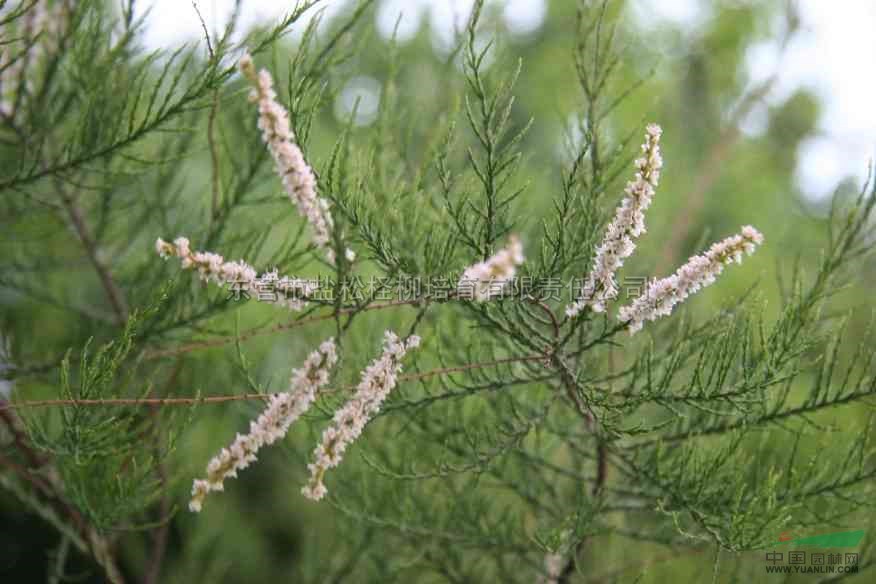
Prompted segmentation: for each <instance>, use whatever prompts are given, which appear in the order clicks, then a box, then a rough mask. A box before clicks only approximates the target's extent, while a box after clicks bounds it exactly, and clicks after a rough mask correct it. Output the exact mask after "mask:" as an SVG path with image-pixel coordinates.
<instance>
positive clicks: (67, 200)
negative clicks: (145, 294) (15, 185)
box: [58, 181, 128, 325]
mask: <svg viewBox="0 0 876 584" xmlns="http://www.w3.org/2000/svg"><path fill="white" fill-rule="evenodd" d="M58 191H59V194H60V195H61V201H62V203H63V205H64V209H65V210H66V211H67V216H68V217H69V218H70V222H71V223H72V224H73V229H74V230H75V231H76V235H78V236H79V240H80V241H81V242H82V246H83V247H84V248H85V252H86V254H87V255H88V259H89V260H90V261H91V265H92V266H94V271H95V272H97V276H98V278H100V283H101V284H102V285H103V289H104V291H106V295H107V298H109V301H110V304H111V305H112V307H113V312H114V313H115V315H116V321H117V323H118V324H119V325H123V324H124V323H125V321H127V320H128V306H127V303H126V302H125V296H124V293H123V292H122V290H121V288H119V287H118V285H117V284H116V282H115V280H113V276H112V274H111V273H110V270H109V268H108V267H107V266H106V265H105V264H104V263H103V261H102V260H101V259H100V255H99V250H98V246H97V242H96V241H95V239H94V236H93V235H92V234H91V230H90V229H89V228H88V224H87V223H86V222H85V217H84V216H83V215H82V211H81V210H80V209H79V206H78V205H77V204H76V200H75V199H74V198H73V196H72V195H70V194H69V193H68V192H67V191H66V190H65V189H64V188H63V186H62V185H61V184H60V181H59V182H58Z"/></svg>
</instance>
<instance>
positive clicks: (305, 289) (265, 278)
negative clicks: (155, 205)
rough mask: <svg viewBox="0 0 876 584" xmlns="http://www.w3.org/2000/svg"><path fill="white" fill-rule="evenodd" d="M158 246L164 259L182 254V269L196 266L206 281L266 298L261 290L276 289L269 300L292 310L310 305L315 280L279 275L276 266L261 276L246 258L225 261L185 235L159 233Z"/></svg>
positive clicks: (156, 247) (156, 246) (269, 290)
mask: <svg viewBox="0 0 876 584" xmlns="http://www.w3.org/2000/svg"><path fill="white" fill-rule="evenodd" d="M155 250H156V251H157V252H158V254H159V255H160V256H161V257H162V258H165V259H166V258H168V257H170V256H176V257H178V258H180V259H181V260H182V267H183V269H186V270H190V269H197V270H198V273H199V274H200V275H201V279H202V280H204V281H205V282H209V281H213V282H215V283H217V284H219V285H232V286H234V287H235V290H237V291H240V292H245V293H248V294H252V295H253V297H255V298H257V299H264V296H262V295H260V294H259V292H260V291H268V292H271V293H274V294H272V296H270V302H272V303H274V304H279V305H280V306H284V307H286V308H289V309H290V310H302V309H303V308H304V307H305V306H307V302H306V301H305V299H306V298H307V297H308V296H310V295H311V294H313V292H314V291H315V290H316V286H315V285H314V284H312V283H310V282H308V281H306V280H302V279H300V278H289V277H287V276H283V277H280V276H279V274H278V273H277V271H276V270H274V271H270V272H266V273H264V274H262V275H261V276H259V275H258V273H257V272H256V271H255V269H254V268H253V267H252V266H250V265H249V264H247V263H246V262H245V261H243V260H240V261H236V262H226V261H225V259H224V258H223V257H222V256H221V255H219V254H217V253H212V252H209V251H196V252H192V250H191V247H190V244H189V240H188V239H186V238H185V237H177V238H176V239H174V240H173V243H168V242H166V241H164V240H163V239H161V238H160V237H159V238H158V240H156V242H155Z"/></svg>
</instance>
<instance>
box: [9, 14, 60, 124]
mask: <svg viewBox="0 0 876 584" xmlns="http://www.w3.org/2000/svg"><path fill="white" fill-rule="evenodd" d="M19 8H20V7H13V8H11V9H7V8H5V7H4V8H0V20H2V19H4V18H9V14H8V13H9V12H10V11H17V10H18V9H19ZM72 12H73V6H72V3H71V1H70V0H55V2H49V1H47V0H36V1H35V2H33V3H32V4H31V5H30V6H29V7H27V9H26V10H25V12H24V13H23V14H22V15H21V16H20V17H19V18H17V19H15V20H13V21H12V24H10V23H6V24H5V26H6V27H7V28H10V27H13V26H14V28H13V29H11V30H7V31H6V32H8V33H9V34H7V35H4V36H5V37H6V38H5V39H4V40H5V41H6V42H4V43H3V44H2V46H0V113H2V114H3V115H5V116H10V117H12V116H14V115H15V108H16V107H17V106H18V105H19V103H20V101H21V99H22V98H23V97H24V96H22V95H21V92H22V91H24V93H25V95H27V94H30V93H32V92H33V91H34V76H33V75H31V74H30V73H31V72H32V71H34V69H35V68H36V67H37V66H39V63H40V61H41V60H43V57H44V56H45V55H50V54H52V53H53V52H54V51H56V50H57V49H58V45H59V41H60V39H61V37H62V36H63V34H64V31H65V29H66V28H67V26H68V24H69V23H70V15H71V14H72Z"/></svg>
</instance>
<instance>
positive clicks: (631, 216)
mask: <svg viewBox="0 0 876 584" xmlns="http://www.w3.org/2000/svg"><path fill="white" fill-rule="evenodd" d="M662 133H663V130H661V129H660V126H658V125H657V124H650V125H649V126H648V127H647V129H646V133H645V142H644V144H642V156H641V157H640V158H638V159H636V176H635V179H633V180H632V181H630V182H629V183H627V186H626V189H625V190H624V192H625V193H626V196H625V197H624V199H623V201H622V202H621V205H620V206H619V207H618V208H617V210H616V211H615V215H614V219H612V221H611V223H609V224H608V227H607V228H606V230H605V235H604V236H603V239H602V243H600V244H599V247H598V248H596V255H595V257H594V259H593V266H592V267H591V269H590V273H589V274H588V275H587V277H586V278H585V280H584V285H583V287H582V289H581V295H580V296H579V297H578V300H576V301H575V302H574V303H572V304H570V305H569V306H568V307H567V308H566V315H568V316H569V317H575V316H578V315H579V314H580V313H581V311H583V310H584V309H585V308H586V307H587V306H589V307H590V308H592V309H593V310H594V311H595V312H604V311H605V306H606V304H607V303H608V302H609V301H611V300H613V299H614V298H616V297H617V294H618V287H617V282H616V281H615V274H616V273H617V271H618V269H619V268H620V267H621V266H622V265H623V263H624V259H626V258H628V257H630V256H631V255H632V253H633V251H634V250H635V249H636V244H635V243H634V242H633V240H634V239H635V238H637V237H639V236H640V235H642V234H643V233H645V215H644V212H645V210H646V209H647V208H648V206H650V204H651V198H652V197H653V196H654V191H655V189H656V188H657V184H658V182H659V181H660V169H661V168H662V167H663V158H662V156H661V154H660V136H661V134H662Z"/></svg>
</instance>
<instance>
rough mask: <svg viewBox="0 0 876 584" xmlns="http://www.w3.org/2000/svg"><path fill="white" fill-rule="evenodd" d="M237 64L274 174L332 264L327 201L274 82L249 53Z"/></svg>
mask: <svg viewBox="0 0 876 584" xmlns="http://www.w3.org/2000/svg"><path fill="white" fill-rule="evenodd" d="M238 66H239V67H240V70H241V72H242V73H243V74H244V76H245V77H246V78H247V79H248V80H249V81H250V83H251V84H252V85H253V89H252V91H251V92H250V94H249V98H250V101H252V102H253V103H256V104H258V109H259V122H258V127H259V129H260V130H261V131H262V139H263V140H264V142H265V144H266V145H267V146H268V150H269V151H270V152H271V155H272V156H273V158H274V164H275V166H276V169H277V174H278V175H280V177H281V178H282V180H283V186H284V187H285V189H286V193H287V194H288V195H289V198H290V199H291V200H292V202H293V203H294V204H295V206H296V207H297V208H298V212H299V213H301V215H302V216H303V217H305V218H306V219H307V221H308V222H309V223H310V226H311V228H312V229H313V241H314V243H315V244H316V246H317V247H318V248H320V249H322V250H323V251H324V252H325V254H326V257H327V258H328V261H329V263H331V264H334V263H335V250H334V248H333V247H332V239H331V235H332V233H331V232H332V227H333V225H334V224H333V222H332V215H331V211H330V210H329V202H328V201H327V200H326V199H323V198H322V197H320V196H319V195H318V194H317V192H316V176H315V175H314V174H313V169H312V168H310V165H308V164H307V161H306V160H305V159H304V154H303V153H302V152H301V148H299V147H298V145H297V144H296V143H295V134H294V133H293V132H292V127H291V126H290V124H289V114H288V113H287V112H286V109H285V108H284V107H283V106H282V105H280V103H279V102H277V93H276V92H275V91H274V81H273V79H272V78H271V75H270V73H268V72H267V71H266V70H264V69H262V70H261V71H258V72H256V68H255V64H254V63H253V61H252V57H250V56H249V55H248V54H246V55H244V56H243V57H241V59H240V61H239V63H238ZM345 256H346V258H347V260H348V261H353V260H354V259H355V257H356V256H355V254H354V253H353V250H350V249H348V250H346V252H345Z"/></svg>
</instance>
